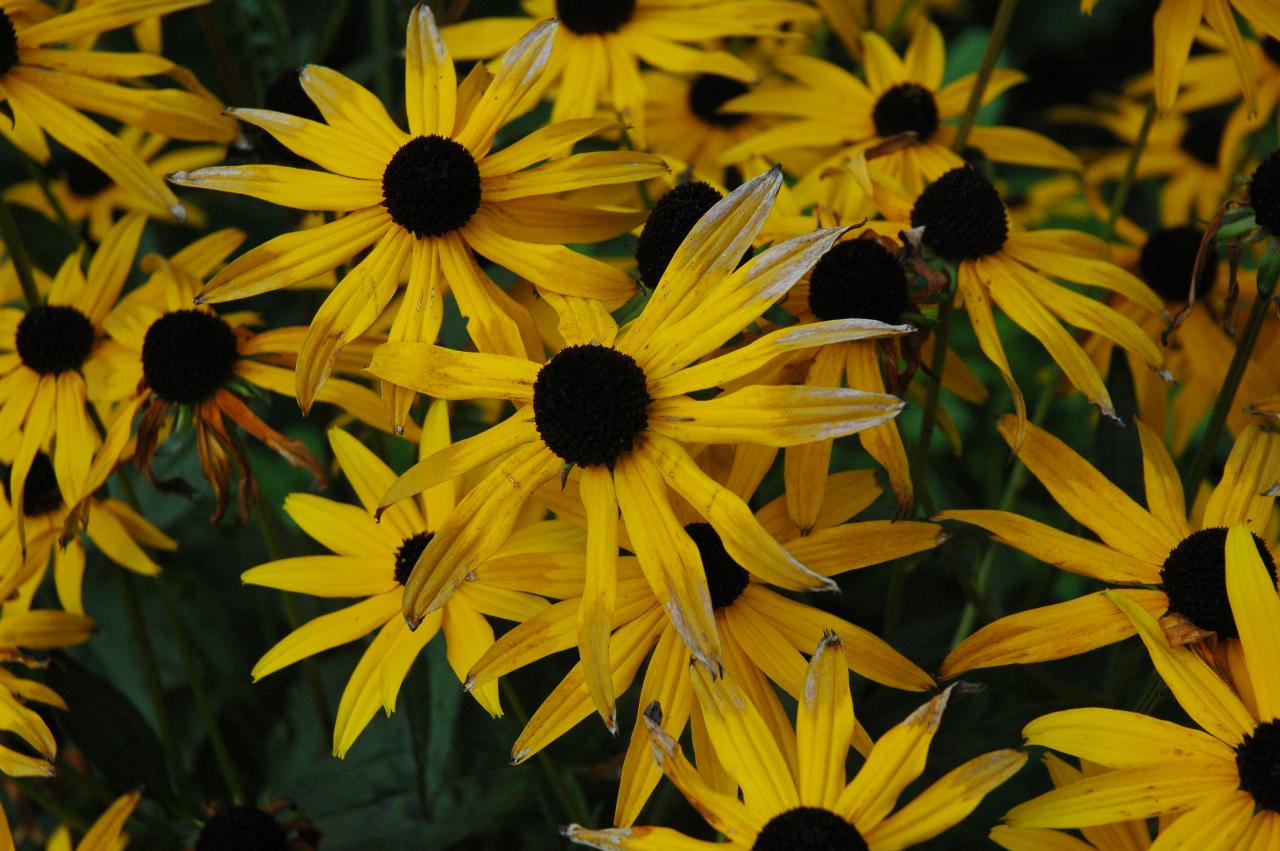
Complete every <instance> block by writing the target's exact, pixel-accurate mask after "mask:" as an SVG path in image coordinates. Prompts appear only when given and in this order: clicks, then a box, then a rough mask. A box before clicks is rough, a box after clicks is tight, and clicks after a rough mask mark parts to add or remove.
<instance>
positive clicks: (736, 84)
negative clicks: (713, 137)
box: [689, 74, 747, 128]
mask: <svg viewBox="0 0 1280 851" xmlns="http://www.w3.org/2000/svg"><path fill="white" fill-rule="evenodd" d="M746 93H747V84H746V83H744V82H742V81H741V80H735V79H733V78H732V77H721V76H720V75H719V74H699V75H698V76H697V77H696V78H694V81H693V84H692V85H690V86H689V110H690V111H691V112H692V113H693V114H694V115H696V116H698V118H700V119H702V120H703V121H704V122H706V123H707V124H710V125H712V126H715V127H725V128H729V127H737V126H738V125H739V124H741V123H742V122H744V121H746V120H747V116H746V115H742V114H740V113H736V112H721V111H720V107H722V106H724V105H725V104H726V103H728V102H729V101H731V100H733V99H734V98H736V97H737V96H738V95H745V94H746Z"/></svg>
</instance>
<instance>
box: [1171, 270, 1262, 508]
mask: <svg viewBox="0 0 1280 851" xmlns="http://www.w3.org/2000/svg"><path fill="white" fill-rule="evenodd" d="M1270 302H1271V299H1269V298H1267V297H1265V296H1262V295H1259V296H1258V298H1257V299H1255V300H1254V302H1253V307H1252V308H1250V310H1249V318H1248V320H1246V322H1245V326H1244V334H1242V335H1241V337H1240V342H1239V343H1237V344H1236V353H1235V356H1234V357H1232V358H1231V366H1229V367H1227V377H1226V379H1225V380H1224V381H1223V382H1222V389H1221V390H1219V391H1218V400H1217V401H1216V402H1214V404H1213V414H1212V415H1211V416H1210V417H1209V426H1208V427H1207V428H1206V429H1205V432H1204V437H1203V438H1202V439H1201V442H1200V449H1199V450H1198V451H1197V452H1196V457H1195V459H1194V460H1193V461H1192V462H1191V469H1190V470H1188V472H1187V478H1186V480H1185V481H1184V482H1183V484H1182V487H1183V491H1184V492H1185V494H1186V500H1187V508H1188V510H1190V508H1191V505H1192V504H1193V503H1194V502H1195V499H1196V491H1198V490H1199V489H1200V482H1201V481H1203V480H1204V477H1205V474H1206V473H1208V472H1209V462H1211V461H1212V460H1213V455H1214V450H1215V449H1217V448H1218V438H1219V437H1221V436H1222V427H1223V426H1224V425H1226V422H1227V414H1228V413H1229V412H1230V411H1231V405H1232V403H1233V402H1234V401H1235V398H1236V391H1237V390H1239V389H1240V379H1242V378H1244V371H1245V367H1247V366H1248V365H1249V358H1250V357H1251V356H1252V355H1253V348H1254V345H1255V344H1256V343H1257V342H1258V332H1260V331H1261V330H1262V321H1263V320H1264V319H1266V317H1267V307H1268V305H1269V304H1270Z"/></svg>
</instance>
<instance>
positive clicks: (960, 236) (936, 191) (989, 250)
mask: <svg viewBox="0 0 1280 851" xmlns="http://www.w3.org/2000/svg"><path fill="white" fill-rule="evenodd" d="M911 225H912V226H913V227H921V226H924V235H923V237H922V239H923V241H924V244H925V245H926V246H927V247H928V248H930V249H932V250H933V253H934V254H937V255H938V256H939V257H941V258H943V259H944V260H950V261H952V262H959V261H961V260H976V259H977V258H979V257H985V256H986V255H988V254H995V253H996V252H997V251H999V250H1000V249H1001V248H1002V247H1004V241H1005V240H1006V239H1008V238H1009V217H1008V216H1007V215H1006V213H1005V211H1004V202H1002V201H1001V200H1000V193H999V192H996V188H995V187H994V186H992V185H991V181H990V180H987V179H986V178H985V177H983V176H982V175H981V174H979V173H978V172H977V170H976V169H974V168H971V167H970V166H958V167H956V168H953V169H951V171H948V172H947V173H946V174H944V175H942V176H941V177H939V178H938V179H937V180H935V181H934V182H933V183H930V184H929V185H928V186H926V187H925V189H924V191H923V192H921V193H920V197H919V198H917V199H916V203H915V206H913V207H912V208H911Z"/></svg>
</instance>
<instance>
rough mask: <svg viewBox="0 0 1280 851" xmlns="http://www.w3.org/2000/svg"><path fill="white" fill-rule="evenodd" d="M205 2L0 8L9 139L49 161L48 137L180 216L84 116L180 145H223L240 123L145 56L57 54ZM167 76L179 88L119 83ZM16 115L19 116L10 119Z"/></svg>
mask: <svg viewBox="0 0 1280 851" xmlns="http://www.w3.org/2000/svg"><path fill="white" fill-rule="evenodd" d="M207 2H208V0H99V2H97V3H94V4H93V5H92V6H86V7H83V8H78V9H72V10H71V11H69V12H57V11H55V10H54V9H52V8H51V7H49V6H47V5H45V4H44V3H41V2H35V1H34V0H4V2H2V3H0V101H4V102H5V103H6V106H7V108H8V113H7V114H6V115H4V116H3V117H0V136H4V137H5V138H7V139H8V140H9V141H11V142H13V144H14V145H16V146H17V147H18V148H20V149H22V151H24V152H25V153H26V154H27V155H28V156H31V157H33V158H34V159H36V160H39V161H40V162H42V163H43V162H47V161H48V160H49V143H48V141H47V140H46V139H45V133H48V134H49V135H51V136H53V137H54V138H55V139H57V140H58V141H59V142H61V143H62V144H63V145H65V146H66V147H67V148H68V149H70V150H71V151H72V152H74V153H75V154H78V155H79V156H81V157H83V158H84V159H86V160H88V161H89V162H90V163H92V164H93V165H94V166H96V167H97V168H99V169H101V170H102V171H103V172H104V173H105V174H107V175H108V176H110V178H111V179H112V180H113V181H115V182H116V183H117V184H119V185H120V186H122V187H124V188H125V189H127V190H129V191H130V192H131V193H132V194H133V195H134V196H135V198H136V199H137V202H138V203H139V204H145V205H146V206H147V207H148V208H149V209H150V210H151V211H152V212H153V213H155V214H158V215H162V216H174V217H177V218H179V219H181V218H182V216H183V211H182V205H181V204H179V203H178V199H177V198H176V197H175V196H174V194H173V192H171V191H170V190H169V187H167V186H165V184H164V180H163V179H162V178H161V177H160V176H159V175H158V174H156V173H155V172H153V171H152V170H151V169H149V168H148V167H147V165H146V163H145V162H144V161H143V160H142V159H141V158H140V157H139V156H138V154H137V152H136V151H134V150H131V149H130V148H129V147H128V146H127V145H126V144H124V143H123V142H122V141H121V140H120V139H117V138H116V137H115V136H113V135H111V134H110V133H108V132H107V131H106V130H104V129H103V128H102V127H101V126H99V125H98V124H96V123H94V122H93V121H91V120H89V119H88V118H86V117H85V116H84V115H83V114H82V112H81V110H83V111H87V112H96V113H101V114H102V115H106V116H108V117H110V118H114V119H115V120H117V121H119V122H121V123H123V124H127V125H133V126H136V127H140V128H142V129H145V130H150V131H152V132H154V133H159V134H162V135H164V136H168V137H171V138H174V139H186V140H190V141H212V142H220V143H223V144H226V143H228V142H230V141H231V140H232V139H234V138H235V136H236V124H235V121H234V120H232V119H231V118H229V117H227V116H224V115H222V105H221V104H220V103H219V102H218V101H217V99H216V98H214V97H213V95H211V94H210V93H209V92H208V91H207V90H205V89H204V87H202V86H201V85H200V84H199V82H197V81H196V79H195V77H194V75H192V74H191V72H190V71H188V70H187V69H185V68H183V67H181V66H179V65H175V64H174V63H172V62H170V61H169V60H167V59H165V58H163V57H161V56H153V55H150V54H145V53H111V52H105V51H95V50H83V49H69V48H62V47H52V46H50V45H57V44H60V43H65V42H68V41H75V40H77V39H81V38H83V37H86V36H96V35H98V34H100V33H103V32H106V31H108V30H113V29H116V28H118V27H123V26H128V25H130V24H133V23H137V22H138V21H141V20H142V19H144V18H149V17H153V16H157V15H165V14H168V13H170V12H176V11H179V10H181V9H190V8H192V7H194V6H202V5H204V4H205V3H207ZM156 76H167V77H169V78H171V79H173V80H176V81H177V82H179V83H181V84H182V85H183V86H184V87H185V88H186V89H187V91H184V90H182V89H155V88H142V87H136V88H135V87H130V86H125V85H119V84H118V83H117V82H115V81H117V80H135V79H140V78H144V77H156ZM10 116H12V117H10Z"/></svg>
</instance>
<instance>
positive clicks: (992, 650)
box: [942, 589, 1169, 679]
mask: <svg viewBox="0 0 1280 851" xmlns="http://www.w3.org/2000/svg"><path fill="white" fill-rule="evenodd" d="M1115 593H1116V594H1124V595H1125V596H1127V597H1129V598H1130V599H1133V600H1135V601H1136V603H1137V604H1138V605H1140V606H1142V607H1144V608H1145V609H1147V610H1148V611H1152V612H1154V613H1156V614H1163V613H1164V612H1165V610H1166V609H1167V608H1168V607H1169V598H1168V597H1166V596H1165V594H1164V592H1163V591H1145V590H1136V589H1135V590H1131V591H1118V592H1115ZM1114 609H1115V606H1114V605H1112V604H1111V603H1110V602H1108V600H1107V599H1106V598H1105V597H1103V596H1102V595H1101V594H1100V593H1098V594H1086V595H1085V596H1083V597H1079V598H1077V599H1075V600H1068V601H1067V602H1065V603H1054V604H1053V605H1050V606H1040V607H1039V608H1035V609H1030V610H1028V611H1025V612H1018V613H1017V614H1013V615H1006V616H1005V617H1003V618H1000V619H999V620H997V621H995V622H994V623H989V624H987V625H986V626H984V627H983V628H982V629H980V630H978V631H977V632H975V633H974V634H973V635H971V636H969V637H968V638H966V639H965V640H964V641H962V642H960V645H959V646H958V647H956V648H955V649H954V650H952V651H951V652H950V653H949V654H947V658H946V659H944V660H943V662H942V677H943V679H950V678H952V677H955V676H958V675H959V674H962V673H964V672H965V671H971V670H973V669H975V668H992V667H995V666H997V665H1021V664H1026V663H1029V662H1045V661H1048V660H1050V659H1065V658H1067V657H1069V656H1076V655H1078V654H1080V653H1084V652H1086V651H1089V650H1095V649H1097V648H1099V647H1105V646H1107V645H1108V644H1114V643H1115V642H1117V641H1120V640H1122V639H1125V638H1128V637H1129V636H1130V635H1133V632H1134V628H1133V625H1132V624H1131V623H1130V622H1129V619H1128V618H1126V617H1123V615H1121V613H1119V612H1117V611H1114ZM1118 615H1120V616H1118Z"/></svg>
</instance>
